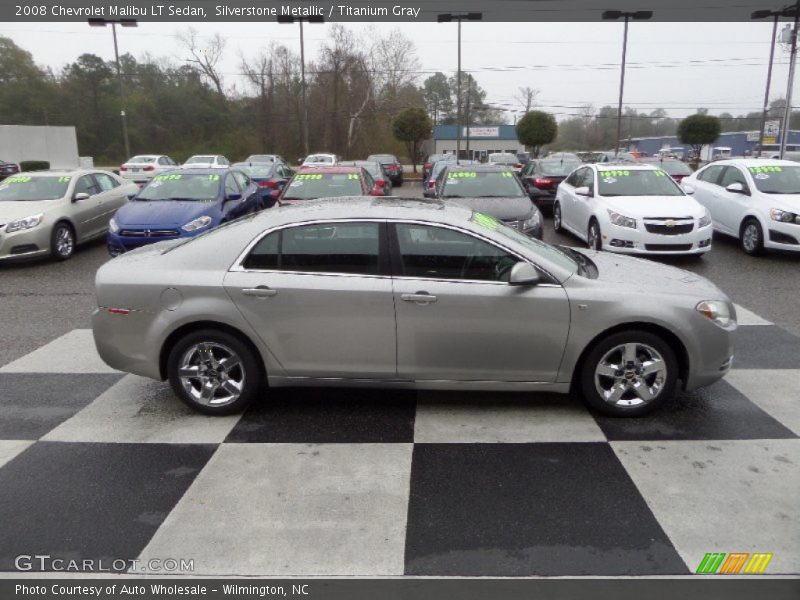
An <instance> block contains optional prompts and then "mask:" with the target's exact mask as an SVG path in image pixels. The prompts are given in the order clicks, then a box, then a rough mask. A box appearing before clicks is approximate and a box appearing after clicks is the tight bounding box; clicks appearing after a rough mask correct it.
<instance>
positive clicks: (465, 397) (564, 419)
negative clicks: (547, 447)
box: [414, 392, 606, 444]
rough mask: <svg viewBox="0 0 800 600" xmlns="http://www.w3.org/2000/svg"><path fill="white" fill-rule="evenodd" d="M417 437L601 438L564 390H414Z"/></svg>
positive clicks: (465, 439)
mask: <svg viewBox="0 0 800 600" xmlns="http://www.w3.org/2000/svg"><path fill="white" fill-rule="evenodd" d="M414 441H415V442H417V443H441V444H444V443H467V444H469V443H487V444H491V443H509V444H511V443H531V442H605V441H606V436H605V435H604V434H603V432H602V431H601V429H600V427H598V425H597V423H596V422H595V420H594V419H593V418H592V416H591V415H590V414H589V412H588V411H587V410H586V408H585V407H584V406H583V405H582V404H581V403H579V402H576V401H575V400H574V399H570V398H568V397H567V396H558V397H555V398H554V397H552V396H546V397H544V396H542V395H541V394H496V393H491V392H486V393H470V394H465V393H461V394H458V395H455V394H452V393H447V392H446V393H441V392H419V395H418V397H417V416H416V420H415V422H414Z"/></svg>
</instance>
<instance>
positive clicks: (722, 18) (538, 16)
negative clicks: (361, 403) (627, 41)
mask: <svg viewBox="0 0 800 600" xmlns="http://www.w3.org/2000/svg"><path fill="white" fill-rule="evenodd" d="M787 5H791V2H787V1H784V2H781V1H779V0H669V1H664V0H659V1H655V0H389V1H387V0H372V1H370V2H362V1H349V0H182V1H181V0H175V1H173V0H55V1H54V0H46V1H45V0H40V1H38V2H37V1H35V0H10V1H7V0H4V1H3V2H2V3H0V20H2V21H26V22H58V21H85V20H87V19H136V20H137V21H162V22H205V21H209V22H213V21H220V22H221V21H232V22H252V21H276V20H278V19H290V18H293V19H298V18H303V19H311V20H320V19H321V20H323V21H329V22H358V21H361V22H377V21H382V22H435V21H437V20H442V19H443V18H444V19H447V16H444V17H443V15H450V18H451V19H454V18H457V16H458V15H461V16H462V17H464V18H466V15H467V14H468V13H473V14H472V18H473V20H474V19H480V20H482V21H494V22H520V21H524V22H570V21H573V22H580V21H583V22H597V21H601V20H603V13H604V12H606V11H609V10H614V11H623V12H628V13H634V12H640V11H645V12H650V11H652V15H648V17H647V18H648V19H649V20H653V21H662V22H687V23H688V22H698V21H710V22H735V21H749V20H750V19H751V14H752V13H753V12H754V11H756V10H760V9H771V10H777V9H781V8H784V7H786V6H787ZM632 18H636V17H632Z"/></svg>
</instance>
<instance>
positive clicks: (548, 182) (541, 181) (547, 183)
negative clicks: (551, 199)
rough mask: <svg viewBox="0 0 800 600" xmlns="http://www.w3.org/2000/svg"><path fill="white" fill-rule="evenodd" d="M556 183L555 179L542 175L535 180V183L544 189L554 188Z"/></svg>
mask: <svg viewBox="0 0 800 600" xmlns="http://www.w3.org/2000/svg"><path fill="white" fill-rule="evenodd" d="M555 183H556V182H555V181H553V180H552V179H546V178H541V177H537V178H536V179H534V180H533V185H535V186H536V187H537V188H539V189H543V190H544V189H549V188H552V187H553V186H554V185H555Z"/></svg>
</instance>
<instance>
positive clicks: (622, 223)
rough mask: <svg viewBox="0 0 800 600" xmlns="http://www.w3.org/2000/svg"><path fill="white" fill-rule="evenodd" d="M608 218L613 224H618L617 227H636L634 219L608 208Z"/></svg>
mask: <svg viewBox="0 0 800 600" xmlns="http://www.w3.org/2000/svg"><path fill="white" fill-rule="evenodd" d="M608 218H609V219H611V222H612V223H613V224H614V225H618V226H619V227H629V228H631V229H636V219H631V218H630V217H626V216H625V215H621V214H619V213H616V212H614V211H613V210H610V209H609V210H608Z"/></svg>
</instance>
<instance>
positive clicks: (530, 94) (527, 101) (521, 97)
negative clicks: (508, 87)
mask: <svg viewBox="0 0 800 600" xmlns="http://www.w3.org/2000/svg"><path fill="white" fill-rule="evenodd" d="M538 95H539V90H537V89H534V88H532V87H520V88H517V94H516V95H515V96H514V100H516V101H517V102H519V103H520V105H521V106H522V107H523V108H524V109H525V112H526V113H527V112H530V111H531V109H532V108H533V107H535V106H536V97H537V96H538Z"/></svg>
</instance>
